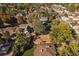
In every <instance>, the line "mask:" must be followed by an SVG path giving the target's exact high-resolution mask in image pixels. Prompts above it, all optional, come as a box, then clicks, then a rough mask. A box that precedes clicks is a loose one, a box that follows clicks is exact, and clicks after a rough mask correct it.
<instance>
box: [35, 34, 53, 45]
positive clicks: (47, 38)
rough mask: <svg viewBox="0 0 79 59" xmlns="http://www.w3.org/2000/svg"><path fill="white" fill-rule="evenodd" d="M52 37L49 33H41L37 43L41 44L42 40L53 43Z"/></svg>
mask: <svg viewBox="0 0 79 59" xmlns="http://www.w3.org/2000/svg"><path fill="white" fill-rule="evenodd" d="M51 41H52V40H51V38H50V36H49V34H47V35H40V36H39V37H38V38H37V39H36V40H35V41H34V43H35V44H40V43H41V42H46V43H51Z"/></svg>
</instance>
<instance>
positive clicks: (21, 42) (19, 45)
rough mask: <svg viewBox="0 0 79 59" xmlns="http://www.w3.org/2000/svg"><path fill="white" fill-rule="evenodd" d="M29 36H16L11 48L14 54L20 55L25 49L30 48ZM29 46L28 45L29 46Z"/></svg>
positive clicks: (20, 34)
mask: <svg viewBox="0 0 79 59" xmlns="http://www.w3.org/2000/svg"><path fill="white" fill-rule="evenodd" d="M30 41H31V36H30V35H29V34H27V35H25V34H23V33H17V34H16V41H15V44H14V46H13V51H14V52H15V54H18V55H22V53H23V52H24V50H25V49H28V48H29V47H30V45H31V44H30ZM29 44H30V45H29Z"/></svg>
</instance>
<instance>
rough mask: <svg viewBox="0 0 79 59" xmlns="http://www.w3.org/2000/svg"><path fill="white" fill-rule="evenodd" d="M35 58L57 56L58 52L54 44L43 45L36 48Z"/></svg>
mask: <svg viewBox="0 0 79 59" xmlns="http://www.w3.org/2000/svg"><path fill="white" fill-rule="evenodd" d="M34 55H35V56H55V55H56V50H55V47H54V45H53V44H52V43H48V44H46V43H43V44H40V45H38V46H37V47H36V49H35V50H34Z"/></svg>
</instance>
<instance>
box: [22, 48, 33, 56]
mask: <svg viewBox="0 0 79 59" xmlns="http://www.w3.org/2000/svg"><path fill="white" fill-rule="evenodd" d="M33 52H34V48H31V49H29V50H27V51H25V52H24V54H23V56H33Z"/></svg>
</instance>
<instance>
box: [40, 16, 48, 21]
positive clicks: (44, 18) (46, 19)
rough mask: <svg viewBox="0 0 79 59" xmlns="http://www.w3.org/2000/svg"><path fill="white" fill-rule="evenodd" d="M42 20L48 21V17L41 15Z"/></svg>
mask: <svg viewBox="0 0 79 59" xmlns="http://www.w3.org/2000/svg"><path fill="white" fill-rule="evenodd" d="M40 21H42V22H47V21H48V17H41V18H40Z"/></svg>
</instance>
